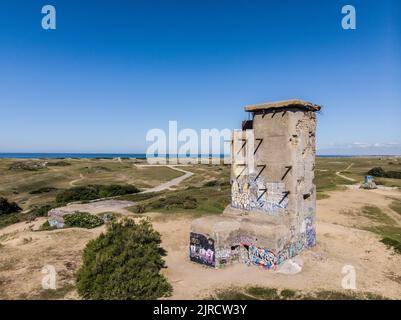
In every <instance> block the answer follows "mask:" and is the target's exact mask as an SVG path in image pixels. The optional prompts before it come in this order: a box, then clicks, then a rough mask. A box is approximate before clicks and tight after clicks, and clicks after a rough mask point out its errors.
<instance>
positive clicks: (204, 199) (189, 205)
mask: <svg viewBox="0 0 401 320" xmlns="http://www.w3.org/2000/svg"><path fill="white" fill-rule="evenodd" d="M229 201H230V187H229V186H227V185H224V186H218V187H211V186H206V187H189V188H187V189H185V190H176V191H168V192H165V193H162V194H160V195H158V196H155V197H152V198H150V199H147V200H143V201H139V202H138V203H137V204H136V205H135V206H134V207H132V208H131V209H130V210H131V211H132V212H134V213H144V212H152V211H153V212H162V213H170V212H173V213H180V212H185V213H191V214H194V215H203V214H219V213H222V212H223V210H224V208H225V207H226V206H227V205H228V204H229Z"/></svg>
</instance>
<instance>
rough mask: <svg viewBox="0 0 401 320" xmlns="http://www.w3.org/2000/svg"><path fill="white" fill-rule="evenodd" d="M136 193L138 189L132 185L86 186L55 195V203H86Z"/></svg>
mask: <svg viewBox="0 0 401 320" xmlns="http://www.w3.org/2000/svg"><path fill="white" fill-rule="evenodd" d="M137 192H139V189H138V188H136V187H135V186H132V185H88V186H82V187H73V188H70V189H67V190H64V191H62V192H60V193H59V194H58V195H57V197H56V201H57V202H58V203H68V202H73V201H87V200H94V199H99V198H107V197H115V196H121V195H125V194H131V193H137Z"/></svg>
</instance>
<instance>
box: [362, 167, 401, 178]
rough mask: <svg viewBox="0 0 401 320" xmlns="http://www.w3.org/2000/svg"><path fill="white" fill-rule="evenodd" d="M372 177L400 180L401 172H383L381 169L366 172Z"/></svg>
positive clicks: (376, 168)
mask: <svg viewBox="0 0 401 320" xmlns="http://www.w3.org/2000/svg"><path fill="white" fill-rule="evenodd" d="M368 174H369V175H371V176H374V177H381V178H391V179H401V171H384V170H383V168H381V167H375V168H372V169H370V170H369V171H368Z"/></svg>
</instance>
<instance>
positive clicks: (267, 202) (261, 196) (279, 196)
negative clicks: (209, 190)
mask: <svg viewBox="0 0 401 320" xmlns="http://www.w3.org/2000/svg"><path fill="white" fill-rule="evenodd" d="M231 206H232V207H234V208H238V209H243V210H252V209H256V210H261V211H264V212H266V213H269V214H277V213H278V212H279V209H284V208H287V206H288V196H287V195H286V191H285V184H284V183H282V182H265V181H264V179H263V177H257V176H256V175H255V174H250V175H243V176H241V177H239V178H237V179H236V180H234V181H233V183H232V187H231Z"/></svg>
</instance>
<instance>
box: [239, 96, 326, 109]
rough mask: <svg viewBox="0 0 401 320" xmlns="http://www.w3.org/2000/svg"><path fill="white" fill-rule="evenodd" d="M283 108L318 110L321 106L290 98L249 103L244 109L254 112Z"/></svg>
mask: <svg viewBox="0 0 401 320" xmlns="http://www.w3.org/2000/svg"><path fill="white" fill-rule="evenodd" d="M284 108H300V109H306V110H309V111H319V110H320V109H321V106H319V105H317V104H314V103H311V102H306V101H303V100H300V99H291V100H282V101H275V102H267V103H260V104H253V105H249V106H246V107H245V111H247V112H256V111H261V110H271V109H284Z"/></svg>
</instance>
